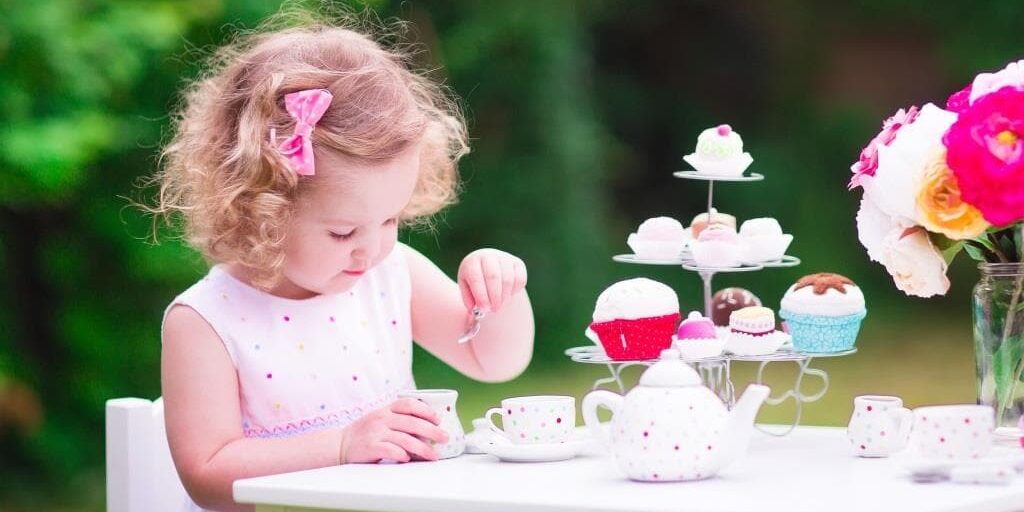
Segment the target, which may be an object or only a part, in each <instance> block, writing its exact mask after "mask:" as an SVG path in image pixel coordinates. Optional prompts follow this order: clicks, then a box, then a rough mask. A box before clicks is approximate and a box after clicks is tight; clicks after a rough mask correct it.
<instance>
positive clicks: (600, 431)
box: [582, 389, 622, 449]
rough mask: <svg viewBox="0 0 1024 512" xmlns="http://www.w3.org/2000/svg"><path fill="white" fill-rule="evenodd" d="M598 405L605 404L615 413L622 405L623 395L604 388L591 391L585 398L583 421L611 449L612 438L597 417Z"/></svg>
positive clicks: (602, 443)
mask: <svg viewBox="0 0 1024 512" xmlns="http://www.w3.org/2000/svg"><path fill="white" fill-rule="evenodd" d="M598 406H604V407H605V408H606V409H608V410H609V411H611V412H612V414H613V415H614V414H616V413H618V412H619V409H620V408H621V407H622V395H619V394H617V393H612V392H611V391H606V390H603V389H602V390H598V391H591V392H590V393H588V394H587V396H585V397H584V398H583V406H582V409H583V423H585V424H586V425H587V428H588V429H590V432H591V433H592V434H593V435H594V438H595V439H597V441H598V442H599V443H601V445H602V446H604V447H605V448H608V449H611V440H610V439H609V438H608V434H607V433H606V432H605V430H604V427H603V426H602V425H601V420H599V419H597V408H598Z"/></svg>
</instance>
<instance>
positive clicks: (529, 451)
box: [484, 441, 587, 462]
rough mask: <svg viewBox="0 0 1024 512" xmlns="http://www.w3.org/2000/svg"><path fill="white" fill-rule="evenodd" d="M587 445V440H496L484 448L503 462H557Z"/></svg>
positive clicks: (579, 451)
mask: <svg viewBox="0 0 1024 512" xmlns="http://www.w3.org/2000/svg"><path fill="white" fill-rule="evenodd" d="M586 445H587V442H586V441H566V442H564V443H544V444H513V443H503V442H496V443H491V444H488V445H487V446H485V447H484V449H485V450H487V453H489V454H491V455H493V456H495V457H497V458H498V459H500V460H501V461H503V462H555V461H560V460H568V459H571V458H573V457H575V456H577V455H579V454H580V453H581V452H582V451H583V449H584V448H586Z"/></svg>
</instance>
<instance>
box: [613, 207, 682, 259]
mask: <svg viewBox="0 0 1024 512" xmlns="http://www.w3.org/2000/svg"><path fill="white" fill-rule="evenodd" d="M688 238H689V236H688V235H687V233H686V229H684V228H683V225H682V224H680V223H679V221H678V220H675V219H673V218H671V217H654V218H651V219H647V220H645V221H644V222H643V223H642V224H640V227H639V228H637V230H636V233H630V235H629V238H627V239H626V244H627V245H629V248H630V249H632V250H633V254H635V255H636V256H637V257H638V258H643V259H652V260H675V259H679V257H680V255H681V254H682V252H683V248H684V247H686V240H687V239H688Z"/></svg>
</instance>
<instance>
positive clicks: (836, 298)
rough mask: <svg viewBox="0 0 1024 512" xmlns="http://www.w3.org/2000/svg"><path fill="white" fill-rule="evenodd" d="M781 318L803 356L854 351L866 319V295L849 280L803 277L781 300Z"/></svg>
mask: <svg viewBox="0 0 1024 512" xmlns="http://www.w3.org/2000/svg"><path fill="white" fill-rule="evenodd" d="M781 305H782V308H781V310H780V311H779V316H780V317H782V318H783V319H784V320H785V321H786V326H787V327H788V328H789V333H790V334H791V335H792V336H793V347H794V348H796V349H797V350H799V351H801V352H811V353H828V352H843V351H846V350H850V349H852V348H853V347H854V344H855V343H856V341H857V334H858V333H859V332H860V324H861V321H862V320H864V317H865V316H866V315H867V309H866V308H865V303H864V293H863V292H861V290H860V288H859V287H858V286H857V285H856V284H854V283H853V281H851V280H849V279H848V278H846V277H843V276H841V275H839V274H832V273H820V274H811V275H808V276H804V277H803V278H801V279H800V280H799V281H797V282H796V284H794V285H793V286H790V287H789V290H787V291H786V294H785V295H784V296H783V297H782V304H781Z"/></svg>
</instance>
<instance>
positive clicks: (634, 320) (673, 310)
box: [586, 277, 679, 361]
mask: <svg viewBox="0 0 1024 512" xmlns="http://www.w3.org/2000/svg"><path fill="white" fill-rule="evenodd" d="M593 320H594V321H593V323H591V324H590V326H589V327H588V328H587V331H586V334H587V337H589V338H590V339H591V340H593V341H594V343H598V344H600V345H601V346H602V347H604V351H605V353H606V354H607V355H608V357H610V358H612V359H614V360H617V361H625V360H633V361H635V360H646V359H657V358H658V357H659V356H660V355H661V351H662V350H665V349H667V348H670V347H671V346H672V335H673V334H675V330H676V325H677V324H678V323H679V298H678V297H677V296H676V292H675V291H674V290H672V288H670V287H669V286H667V285H665V284H662V283H659V282H657V281H654V280H651V279H647V278H644V277H639V278H636V279H627V280H625V281H619V282H617V283H615V284H613V285H611V286H609V287H608V288H607V289H605V290H604V291H603V292H601V295H599V296H598V297H597V304H596V305H595V306H594V315H593Z"/></svg>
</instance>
